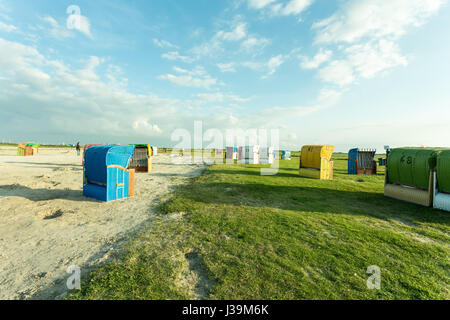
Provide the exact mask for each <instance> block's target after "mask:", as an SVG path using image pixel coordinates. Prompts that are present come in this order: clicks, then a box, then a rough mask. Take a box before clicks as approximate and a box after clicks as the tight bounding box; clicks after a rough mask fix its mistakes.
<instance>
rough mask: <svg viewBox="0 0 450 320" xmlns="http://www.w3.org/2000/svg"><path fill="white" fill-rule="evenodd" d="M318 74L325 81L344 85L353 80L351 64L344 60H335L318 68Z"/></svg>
mask: <svg viewBox="0 0 450 320" xmlns="http://www.w3.org/2000/svg"><path fill="white" fill-rule="evenodd" d="M318 76H319V78H320V79H322V80H323V81H325V82H328V83H332V84H337V85H339V86H345V85H349V84H351V83H352V82H353V81H355V76H354V74H353V67H352V65H351V64H350V63H349V62H348V61H345V60H335V61H332V62H331V63H330V64H329V65H327V66H326V67H324V68H322V69H320V70H319V73H318Z"/></svg>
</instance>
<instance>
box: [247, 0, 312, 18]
mask: <svg viewBox="0 0 450 320" xmlns="http://www.w3.org/2000/svg"><path fill="white" fill-rule="evenodd" d="M277 1H278V0H248V6H249V7H250V8H252V9H264V8H269V11H270V14H272V15H277V16H280V15H282V16H289V15H299V14H301V13H302V12H303V11H305V10H306V9H307V8H308V7H309V6H311V4H313V2H314V0H288V1H287V3H285V2H286V1H285V2H277Z"/></svg>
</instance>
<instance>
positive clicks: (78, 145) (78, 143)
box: [76, 141, 81, 156]
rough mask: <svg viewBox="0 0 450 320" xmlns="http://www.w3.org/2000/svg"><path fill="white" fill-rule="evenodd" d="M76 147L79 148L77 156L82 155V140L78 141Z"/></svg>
mask: <svg viewBox="0 0 450 320" xmlns="http://www.w3.org/2000/svg"><path fill="white" fill-rule="evenodd" d="M76 148H77V156H79V155H80V150H81V146H80V142H79V141H78V142H77V145H76Z"/></svg>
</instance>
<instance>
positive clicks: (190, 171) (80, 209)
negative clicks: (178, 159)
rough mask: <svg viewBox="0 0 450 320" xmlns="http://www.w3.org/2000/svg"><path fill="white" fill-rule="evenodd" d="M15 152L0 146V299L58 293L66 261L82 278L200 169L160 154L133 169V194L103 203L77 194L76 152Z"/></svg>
mask: <svg viewBox="0 0 450 320" xmlns="http://www.w3.org/2000/svg"><path fill="white" fill-rule="evenodd" d="M15 154H16V148H6V147H0V299H54V298H60V297H63V296H64V295H65V294H66V292H67V288H66V281H67V278H68V277H69V276H70V275H69V274H67V272H66V270H67V268H68V267H69V266H72V265H76V266H79V267H81V270H82V278H83V277H85V276H86V274H87V273H88V272H89V271H90V270H92V268H95V267H97V266H98V265H100V264H101V263H103V262H104V261H106V260H107V259H108V257H109V256H110V255H111V253H112V252H114V250H117V249H118V247H119V246H120V245H121V244H122V243H123V242H124V241H126V240H128V239H129V238H130V237H131V236H132V235H133V234H134V233H135V232H137V231H139V230H140V229H141V228H143V227H145V226H146V225H148V224H149V223H151V219H152V216H153V215H154V206H155V205H156V204H157V203H158V201H160V200H161V199H163V198H164V197H166V196H167V195H168V194H169V193H170V192H171V191H172V190H173V189H174V188H175V187H176V186H180V185H182V184H184V183H186V182H187V181H188V180H189V178H190V177H194V176H198V175H200V174H201V172H202V171H203V169H204V168H205V167H204V166H203V165H187V164H174V163H173V162H172V161H171V158H170V157H169V156H168V155H159V156H157V157H155V158H154V159H153V172H152V174H137V176H136V196H135V197H134V198H131V199H127V200H121V201H116V202H111V203H102V202H98V201H95V200H90V199H87V198H84V197H83V196H82V181H83V180H82V166H81V158H80V157H77V156H76V153H75V151H68V150H58V149H41V151H40V154H39V155H38V156H35V157H18V156H16V155H15Z"/></svg>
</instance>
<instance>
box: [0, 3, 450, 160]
mask: <svg viewBox="0 0 450 320" xmlns="http://www.w3.org/2000/svg"><path fill="white" fill-rule="evenodd" d="M70 5H77V6H78V7H79V8H80V13H81V18H80V19H81V22H80V24H79V25H76V27H75V28H71V29H69V28H68V26H67V19H68V18H69V15H68V13H67V8H68V7H69V6H70ZM449 30H450V6H449V4H448V1H447V0H391V1H384V0H340V1H332V0H229V1H219V0H215V1H211V0H190V1H181V0H178V1H175V0H165V1H143V0H142V1H137V0H135V1H117V0H116V1H111V0H108V1H72V0H71V1H50V0H47V1H44V0H38V1H24V0H14V1H9V0H0V140H3V141H16V142H18V141H22V140H24V141H25V140H32V141H36V142H40V143H60V142H65V143H73V142H74V141H77V140H81V142H82V143H127V142H131V141H142V142H144V141H148V142H151V143H154V144H157V145H161V146H162V145H164V146H170V145H173V144H174V142H172V141H171V135H172V133H173V132H174V130H175V129H179V128H185V129H187V130H192V129H193V125H194V121H195V120H198V121H203V127H204V128H205V130H206V129H208V128H217V129H219V130H221V131H222V132H225V130H227V129H233V128H241V129H254V128H255V129H257V128H266V129H279V130H280V138H281V141H280V143H281V147H283V148H289V149H293V150H296V149H299V148H300V147H301V146H302V145H303V144H321V143H325V144H334V145H336V147H337V150H339V151H346V150H347V149H348V148H350V147H354V146H359V147H375V148H378V149H379V150H380V151H381V150H382V148H383V146H384V145H391V146H406V145H408V146H420V145H427V146H449V147H450V125H449V120H450V102H449V101H450V81H449V80H450V79H449V74H450V63H449V62H448V57H449V56H450V42H449V41H448V31H449Z"/></svg>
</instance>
